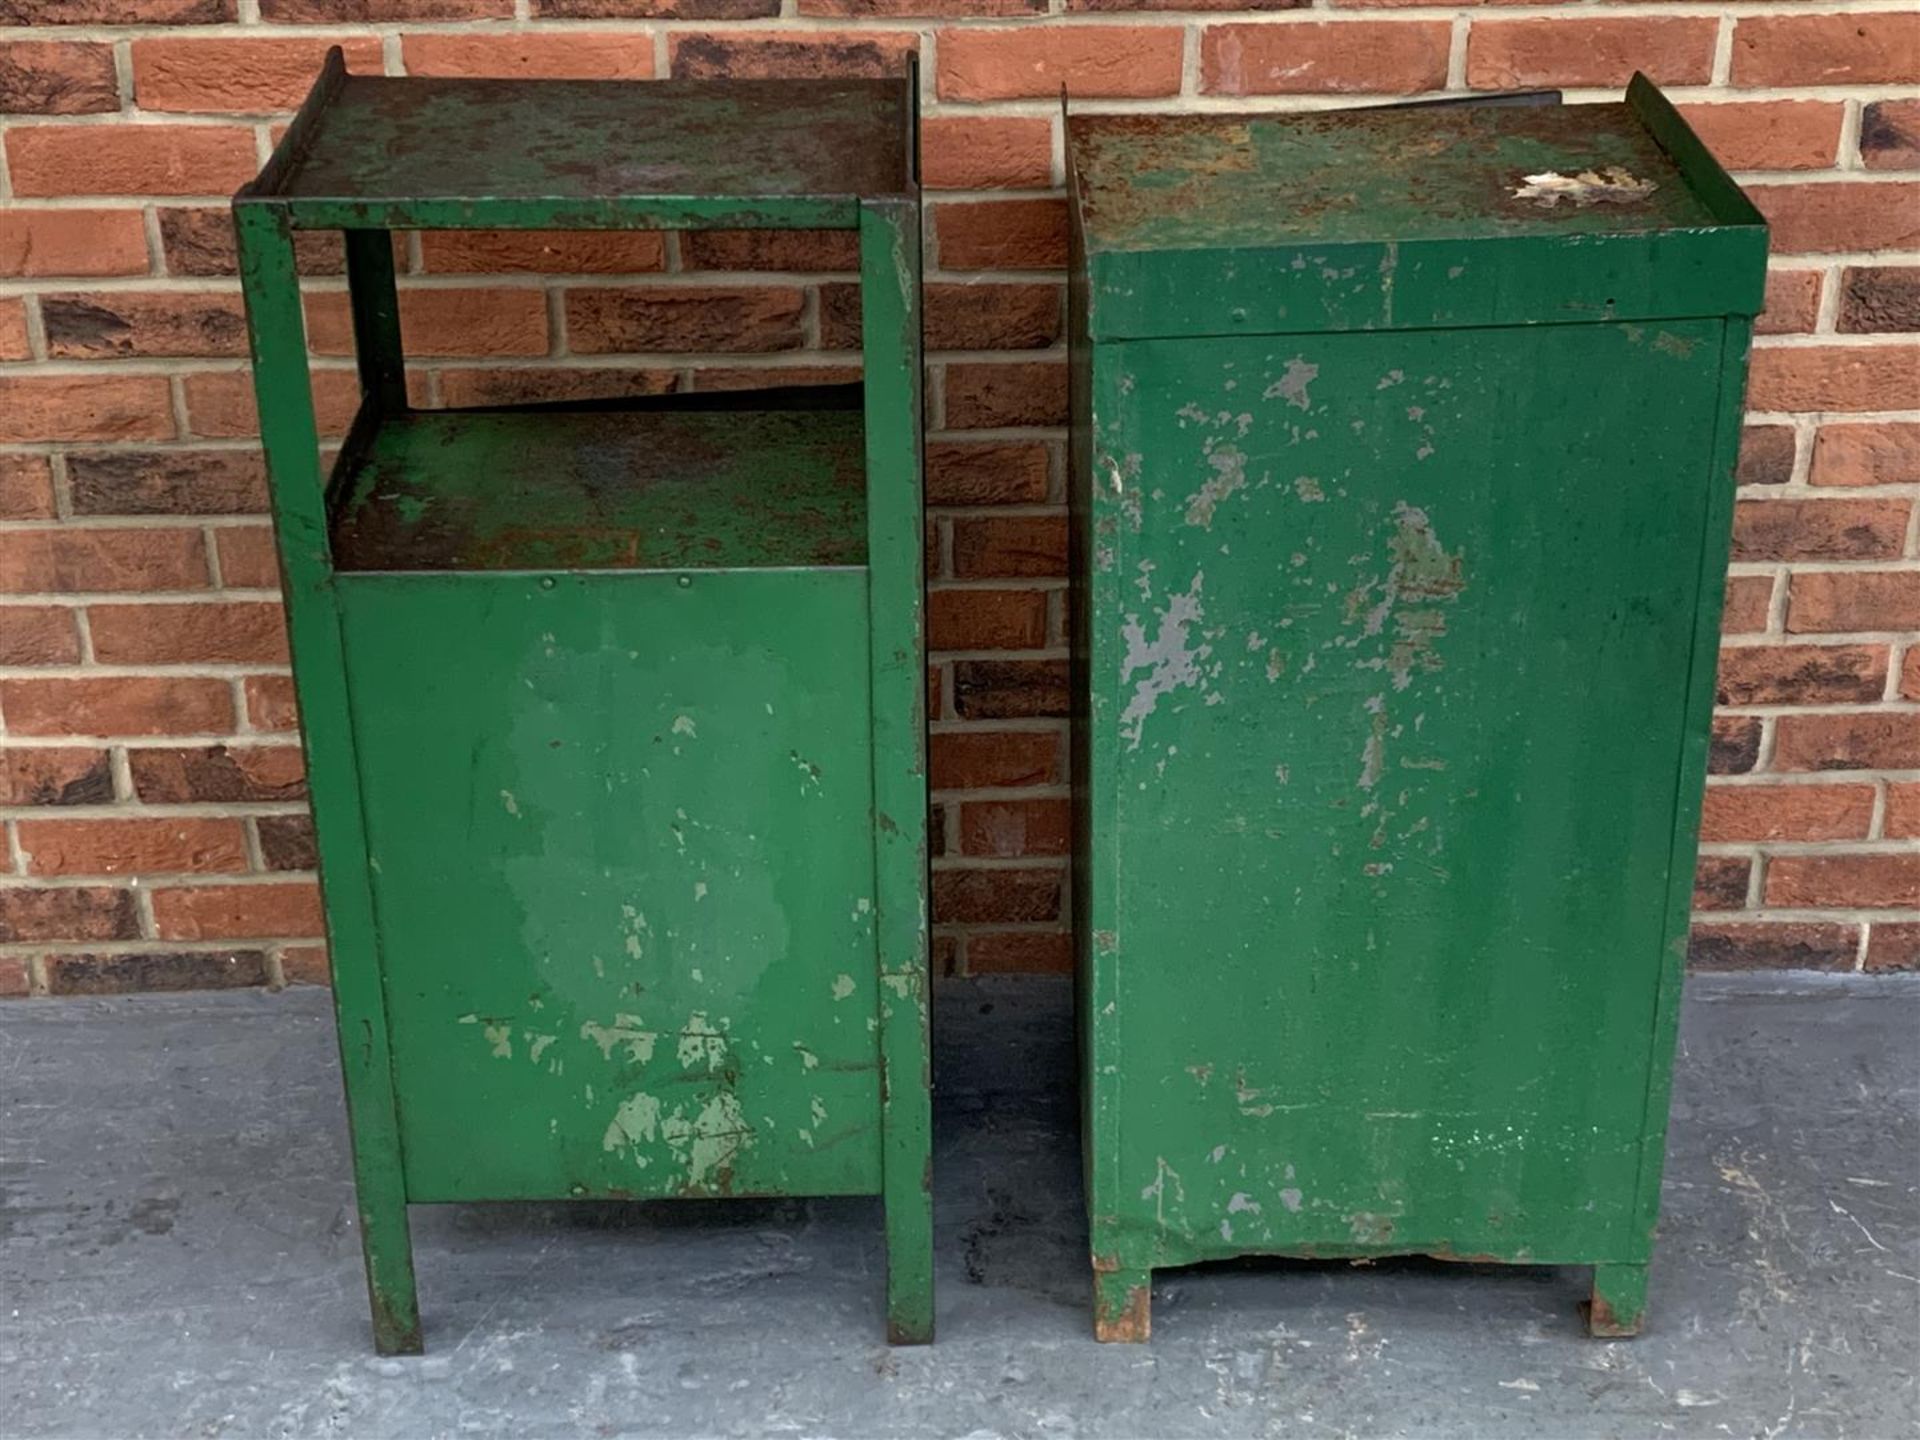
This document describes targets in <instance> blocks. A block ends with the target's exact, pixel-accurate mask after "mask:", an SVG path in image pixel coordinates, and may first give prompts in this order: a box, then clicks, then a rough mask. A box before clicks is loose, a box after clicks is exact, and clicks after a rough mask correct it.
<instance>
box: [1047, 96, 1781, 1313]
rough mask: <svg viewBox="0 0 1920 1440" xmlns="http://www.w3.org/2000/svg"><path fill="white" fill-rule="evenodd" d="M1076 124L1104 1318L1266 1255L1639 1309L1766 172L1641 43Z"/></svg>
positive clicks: (1099, 1274) (1085, 930) (1096, 1156)
mask: <svg viewBox="0 0 1920 1440" xmlns="http://www.w3.org/2000/svg"><path fill="white" fill-rule="evenodd" d="M1067 139H1068V161H1069V171H1070V179H1069V185H1070V206H1071V210H1072V214H1073V222H1072V224H1073V237H1074V290H1073V322H1074V329H1073V372H1074V374H1073V386H1074V431H1073V451H1074V459H1073V502H1074V505H1073V508H1074V542H1075V560H1074V589H1073V601H1074V616H1075V629H1076V647H1077V653H1078V671H1077V674H1076V680H1075V694H1076V700H1077V707H1076V712H1077V713H1076V724H1077V730H1076V734H1075V745H1074V757H1075V775H1074V788H1075V797H1076V804H1077V813H1078V822H1079V836H1078V839H1079V847H1078V851H1077V857H1078V858H1077V866H1078V868H1077V870H1076V872H1075V883H1074V892H1075V900H1076V911H1077V913H1076V925H1077V933H1078V942H1079V961H1080V977H1081V987H1082V989H1081V1023H1082V1026H1083V1031H1084V1036H1083V1038H1084V1042H1085V1043H1084V1045H1083V1052H1084V1065H1085V1071H1084V1086H1083V1097H1084V1104H1085V1110H1086V1115H1085V1119H1086V1144H1087V1151H1086V1167H1087V1177H1088V1196H1089V1206H1090V1212H1091V1226H1092V1237H1091V1246H1092V1260H1093V1268H1094V1271H1095V1291H1096V1297H1097V1298H1096V1316H1097V1327H1096V1328H1097V1333H1098V1334H1099V1335H1100V1336H1101V1337H1102V1338H1104V1339H1109V1340H1142V1339H1145V1338H1146V1336H1147V1333H1148V1327H1149V1310H1150V1295H1151V1273H1152V1271H1153V1270H1154V1269H1155V1268H1157V1267H1162V1266H1175V1265H1183V1264H1188V1263H1191V1262H1194V1261H1200V1260H1206V1259H1213V1258H1220V1257H1225V1256H1234V1255H1243V1254H1249V1253H1266V1254H1279V1255H1294V1256H1323V1257H1351V1258H1365V1257H1369V1256H1380V1255H1390V1254H1397V1253H1421V1254H1431V1255H1437V1256H1443V1257H1447V1258H1453V1259H1462V1260H1465V1259H1472V1260H1497V1261H1512V1262H1528V1263H1539V1264H1567V1265H1592V1266H1594V1267H1595V1272H1594V1284H1593V1292H1592V1295H1593V1298H1592V1305H1591V1312H1590V1324H1591V1328H1592V1329H1593V1330H1594V1332H1595V1333H1598V1334H1607V1335H1618V1334H1629V1333H1632V1332H1633V1331H1634V1330H1635V1329H1636V1328H1637V1327H1638V1325H1639V1324H1640V1320H1641V1310H1642V1305H1643V1301H1644V1294H1645V1279H1646V1270H1647V1264H1648V1260H1649V1256H1650V1251H1651V1246H1652V1240H1653V1229H1654V1221H1655V1217H1656V1212H1657V1208H1658V1201H1659V1192H1660V1172H1661V1163H1662V1158H1663V1145H1664V1140H1665V1134H1666V1116H1667V1094H1668V1083H1669V1074H1670V1067H1671V1060H1672V1053H1673V1045H1674V1023H1675V1013H1676V1007H1677V1004H1678V999H1679V993H1680V978H1681V970H1682V964H1683V959H1684V952H1685V946H1686V936H1687V914H1688V900H1689V891H1690V885H1691V879H1692V869H1693V857H1694V846H1695V836H1696V827H1697V818H1698V811H1699V801H1700V793H1701V786H1702V783H1703V777H1704V773H1705V767H1706V753H1707V741H1708V724H1709V713H1710V709H1711V706H1712V701H1713V678H1714V661H1715V654H1716V641H1717V626H1718V620H1719V613H1720V603H1721V580H1722V575H1723V573H1724V570H1725V565H1726V559H1727V545H1728V526H1729V512H1730V509H1731V506H1732V500H1733V480H1732V468H1733V461H1734V452H1735V446H1736V441H1737V439H1738V435H1739V428H1740V419H1741V400H1742V389H1743V384H1744V380H1745V373H1746V357H1747V347H1748V337H1749V333H1750V329H1751V317H1752V316H1753V315H1754V314H1755V312H1757V311H1758V310H1759V309H1760V305H1761V294H1762V288H1763V282H1764V278H1765V276H1764V270H1765V254H1766V232H1765V229H1764V226H1763V225H1762V223H1761V220H1760V217H1759V216H1758V214H1757V213H1756V212H1755V211H1754V210H1753V208H1752V206H1751V205H1749V204H1748V202H1747V201H1746V199H1745V198H1744V197H1743V196H1742V195H1741V193H1740V192H1739V190H1738V189H1737V188H1736V187H1735V186H1734V184H1733V183H1732V182H1731V181H1730V180H1729V179H1728V178H1727V176H1726V175H1725V174H1724V173H1723V172H1722V171H1721V169H1720V168H1719V166H1718V165H1716V164H1715V163H1714V161H1713V159H1712V158H1711V157H1710V156H1709V155H1708V153H1707V151H1706V150H1705V149H1704V147H1703V146H1702V145H1701V143H1700V142H1699V140H1698V139H1696V138H1695V137H1694V135H1693V134H1692V133H1691V132H1690V131H1689V130H1688V129H1687V127H1686V125H1685V124H1684V123H1683V122H1682V120H1681V119H1680V118H1679V116H1678V115H1677V114H1676V113H1675V112H1674V110H1673V109H1672V107H1671V106H1670V105H1669V104H1668V103H1667V102H1666V101H1665V99H1664V98H1663V97H1661V96H1660V95H1659V94H1658V93H1657V92H1656V91H1655V90H1654V88H1653V87H1652V86H1650V85H1648V84H1647V83H1646V82H1645V81H1644V80H1638V79H1636V81H1635V83H1634V85H1633V87H1632V88H1631V90H1630V91H1629V92H1628V95H1627V97H1626V101H1625V103H1623V104H1603V105H1582V106H1572V107H1565V108H1560V107H1547V108H1507V107H1494V106H1463V107H1459V108H1451V109H1434V110H1404V111H1391V110H1383V111H1372V112H1360V111H1346V112H1322V113H1317V114H1312V115H1275V114H1267V115H1223V114H1205V115H1189V116H1158V115H1155V116H1146V115H1117V116H1082V115H1072V116H1070V118H1069V124H1068V136H1067ZM1274 1283H1275V1284H1284V1283H1286V1281H1285V1280H1284V1279H1283V1278H1276V1279H1275V1282H1274Z"/></svg>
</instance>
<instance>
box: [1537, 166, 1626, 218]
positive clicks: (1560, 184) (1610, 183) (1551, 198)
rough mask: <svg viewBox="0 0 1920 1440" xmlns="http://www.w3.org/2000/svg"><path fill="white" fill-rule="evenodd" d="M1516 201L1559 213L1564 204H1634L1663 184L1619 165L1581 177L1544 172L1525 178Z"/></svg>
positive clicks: (1557, 172)
mask: <svg viewBox="0 0 1920 1440" xmlns="http://www.w3.org/2000/svg"><path fill="white" fill-rule="evenodd" d="M1510 188H1511V190H1512V194H1513V198H1514V199H1516V200H1531V201H1533V202H1534V203H1535V204H1537V205H1538V206H1539V207H1540V208H1541V209H1542V210H1554V209H1558V208H1559V205H1560V202H1561V201H1562V200H1564V201H1566V202H1567V203H1568V204H1570V205H1577V206H1583V207H1584V206H1587V205H1600V204H1612V205H1623V204H1633V203H1636V202H1638V201H1641V200H1644V199H1646V198H1647V196H1649V195H1651V194H1653V192H1654V191H1655V190H1658V189H1659V188H1660V186H1659V182H1657V181H1654V180H1648V179H1646V178H1644V177H1642V176H1639V175H1635V174H1634V173H1633V172H1632V171H1630V170H1627V169H1625V168H1624V167H1622V166H1619V165H1609V166H1607V167H1606V168H1605V169H1604V170H1582V171H1581V172H1580V173H1579V174H1577V175H1562V174H1561V173H1560V172H1559V171H1558V170H1542V171H1541V172H1540V173H1539V174H1537V175H1523V176H1521V177H1520V184H1518V185H1515V186H1512V187H1510Z"/></svg>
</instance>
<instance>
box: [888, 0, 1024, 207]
mask: <svg viewBox="0 0 1920 1440" xmlns="http://www.w3.org/2000/svg"><path fill="white" fill-rule="evenodd" d="M1018 3H1022V4H1024V3H1026V0H1018ZM920 183H921V184H923V185H925V186H926V187H927V188H928V189H930V190H1044V189H1046V188H1047V187H1048V186H1050V185H1051V184H1052V183H1053V122H1052V121H1051V120H1043V119H1040V118H1038V117H1028V116H993V117H986V116H980V117H975V116H971V115H933V116H929V117H928V118H926V119H924V120H922V121H921V122H920Z"/></svg>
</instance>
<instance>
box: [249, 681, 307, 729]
mask: <svg viewBox="0 0 1920 1440" xmlns="http://www.w3.org/2000/svg"><path fill="white" fill-rule="evenodd" d="M240 688H241V690H242V692H243V693H244V694H245V696H246V702H247V724H249V725H250V726H252V727H253V728H254V729H255V730H293V729H297V728H298V727H299V724H300V707H299V705H298V703H297V702H296V701H295V699H294V694H293V678H292V677H291V676H288V675H249V676H247V678H246V679H245V680H244V681H243V682H242V683H241V687H240Z"/></svg>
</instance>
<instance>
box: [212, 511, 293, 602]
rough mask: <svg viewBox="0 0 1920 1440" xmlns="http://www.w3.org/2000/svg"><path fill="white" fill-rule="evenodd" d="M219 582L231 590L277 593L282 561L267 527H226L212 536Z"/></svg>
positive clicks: (271, 533) (271, 532)
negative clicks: (217, 558)
mask: <svg viewBox="0 0 1920 1440" xmlns="http://www.w3.org/2000/svg"><path fill="white" fill-rule="evenodd" d="M213 535H214V549H215V553H216V554H217V555H218V556H219V560H220V580H221V583H222V584H223V585H225V586H226V588H228V589H229V590H278V589H279V588H280V558H279V555H278V554H277V553H276V552H275V550H274V544H273V531H271V530H269V529H268V528H267V527H266V526H264V525H223V526H221V527H220V528H219V529H218V530H215V531H214V532H213Z"/></svg>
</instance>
